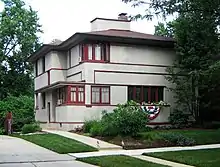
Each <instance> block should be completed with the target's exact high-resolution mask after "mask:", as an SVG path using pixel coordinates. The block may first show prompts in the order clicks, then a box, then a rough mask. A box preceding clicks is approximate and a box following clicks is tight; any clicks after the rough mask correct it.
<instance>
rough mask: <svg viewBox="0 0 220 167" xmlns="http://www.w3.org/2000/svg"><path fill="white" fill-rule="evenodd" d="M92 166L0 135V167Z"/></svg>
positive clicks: (17, 139) (23, 141) (20, 140)
mask: <svg viewBox="0 0 220 167" xmlns="http://www.w3.org/2000/svg"><path fill="white" fill-rule="evenodd" d="M50 165H51V166H53V167H58V166H62V165H63V166H65V167H70V166H71V167H94V166H92V165H89V164H85V163H81V162H78V161H75V158H74V157H71V156H69V155H64V154H58V153H55V152H52V151H50V150H47V149H45V148H43V147H40V146H37V145H35V144H32V143H30V142H27V141H25V140H22V139H19V138H14V137H9V136H0V167H46V166H47V167H50Z"/></svg>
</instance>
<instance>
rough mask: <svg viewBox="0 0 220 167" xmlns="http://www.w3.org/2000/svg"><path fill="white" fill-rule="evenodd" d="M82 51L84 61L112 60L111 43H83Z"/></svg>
mask: <svg viewBox="0 0 220 167" xmlns="http://www.w3.org/2000/svg"><path fill="white" fill-rule="evenodd" d="M80 51H81V58H82V60H83V61H98V62H107V61H109V60H110V58H109V57H110V45H109V44H83V45H82V46H81V48H80Z"/></svg>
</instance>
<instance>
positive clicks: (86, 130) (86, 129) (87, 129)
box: [83, 120, 98, 133]
mask: <svg viewBox="0 0 220 167" xmlns="http://www.w3.org/2000/svg"><path fill="white" fill-rule="evenodd" d="M96 123H98V121H97V120H89V121H86V122H85V123H84V125H83V132H84V133H90V130H91V128H92V127H93V126H94V125H95V124H96Z"/></svg>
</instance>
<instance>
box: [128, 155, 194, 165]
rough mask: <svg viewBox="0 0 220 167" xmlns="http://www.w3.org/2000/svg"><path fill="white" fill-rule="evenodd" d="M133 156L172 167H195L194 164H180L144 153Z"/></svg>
mask: <svg viewBox="0 0 220 167" xmlns="http://www.w3.org/2000/svg"><path fill="white" fill-rule="evenodd" d="M132 157H134V158H137V159H141V160H144V161H148V162H153V163H157V164H161V165H167V166H170V167H194V166H190V165H185V164H180V163H176V162H172V161H167V160H163V159H159V158H153V157H148V156H144V155H137V156H132Z"/></svg>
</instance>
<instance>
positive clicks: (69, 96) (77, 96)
mask: <svg viewBox="0 0 220 167" xmlns="http://www.w3.org/2000/svg"><path fill="white" fill-rule="evenodd" d="M71 88H76V91H75V92H76V101H72V99H71ZM79 88H83V91H82V92H83V101H79ZM67 96H68V97H67V99H68V100H67V103H68V104H85V86H82V85H77V86H71V85H70V86H68V89H67Z"/></svg>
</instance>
